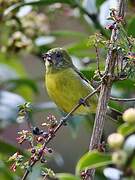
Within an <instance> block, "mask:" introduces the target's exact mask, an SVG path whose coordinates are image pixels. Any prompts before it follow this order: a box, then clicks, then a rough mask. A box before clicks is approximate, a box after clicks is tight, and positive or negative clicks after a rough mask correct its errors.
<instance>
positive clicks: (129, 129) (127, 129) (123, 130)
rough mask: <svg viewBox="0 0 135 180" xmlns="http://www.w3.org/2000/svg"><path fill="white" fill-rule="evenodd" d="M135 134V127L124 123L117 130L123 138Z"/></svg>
mask: <svg viewBox="0 0 135 180" xmlns="http://www.w3.org/2000/svg"><path fill="white" fill-rule="evenodd" d="M133 132H135V126H134V125H133V124H128V123H124V124H122V125H121V126H119V128H118V133H120V134H122V135H123V136H128V135H129V134H132V133H133Z"/></svg>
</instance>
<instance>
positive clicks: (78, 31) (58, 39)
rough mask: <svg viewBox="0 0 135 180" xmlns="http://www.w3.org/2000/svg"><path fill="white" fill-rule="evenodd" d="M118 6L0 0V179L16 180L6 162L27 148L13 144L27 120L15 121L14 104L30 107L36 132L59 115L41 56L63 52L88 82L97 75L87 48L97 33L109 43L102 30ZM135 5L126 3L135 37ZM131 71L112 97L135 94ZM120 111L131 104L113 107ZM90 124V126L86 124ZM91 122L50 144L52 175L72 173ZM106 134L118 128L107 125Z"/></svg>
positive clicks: (91, 1)
mask: <svg viewBox="0 0 135 180" xmlns="http://www.w3.org/2000/svg"><path fill="white" fill-rule="evenodd" d="M115 7H117V0H113V1H112V0H37V1H34V0H33V1H30V0H24V1H19V0H10V1H5V0H0V179H3V180H8V179H18V178H19V177H20V176H21V175H22V171H21V170H19V171H17V173H13V172H11V171H10V170H9V163H8V162H7V160H8V158H9V156H10V155H12V154H13V153H14V152H16V151H17V149H18V148H19V149H20V148H21V149H25V148H26V147H27V145H26V146H25V145H24V146H22V147H20V146H18V144H17V142H16V137H17V132H18V131H20V130H22V129H27V128H28V124H27V122H26V121H19V120H18V119H17V114H18V105H20V104H23V103H24V102H31V103H32V107H33V111H32V114H31V117H30V120H31V123H32V124H33V125H34V126H38V127H40V126H41V124H42V123H43V122H45V121H46V117H47V115H48V114H54V115H55V116H56V117H57V119H58V120H59V118H60V117H62V115H63V114H62V112H61V111H60V110H59V109H58V108H57V107H56V106H55V104H53V102H51V100H50V98H49V97H48V95H47V92H46V90H45V87H44V74H45V66H44V62H43V60H42V57H41V55H42V53H44V52H46V51H47V50H49V49H50V48H53V47H64V48H65V49H67V51H68V52H69V53H70V55H71V56H72V59H73V63H74V64H75V65H76V67H77V68H78V69H79V70H81V71H82V72H83V73H84V75H85V76H86V77H87V78H88V79H89V80H91V81H92V77H93V76H94V71H95V70H96V53H95V49H94V48H91V47H89V46H88V38H89V36H90V35H92V34H94V33H96V32H100V33H102V34H103V36H104V38H106V39H107V38H108V37H109V35H110V31H109V30H106V29H105V27H107V26H108V25H109V24H111V23H112V22H111V21H110V20H107V18H108V17H109V9H110V8H115ZM134 13H135V1H134V0H130V1H129V4H128V9H127V19H126V22H125V29H126V30H127V32H128V35H130V36H132V37H135V16H134ZM106 51H107V50H106V49H105V48H100V68H101V70H103V68H104V61H105V57H106ZM134 74H135V73H134V72H133V73H132V76H131V77H130V79H128V80H125V81H123V82H120V83H115V84H114V86H113V88H112V95H113V96H115V97H133V96H134V95H135V86H134V84H135V78H134V77H135V76H134ZM110 104H111V106H112V107H114V108H116V109H118V110H120V111H123V110H124V109H126V108H127V107H129V106H133V103H131V102H130V103H126V104H122V103H114V102H110ZM90 119H91V122H90ZM92 123H93V116H91V117H73V118H71V120H70V123H69V126H66V127H63V128H62V129H61V130H60V131H59V132H58V134H57V136H56V137H55V139H54V140H53V141H52V142H51V143H50V145H49V146H50V147H52V148H53V149H54V153H53V155H52V156H51V157H50V158H49V161H48V167H50V168H52V169H53V170H54V172H72V173H74V169H75V164H76V162H77V161H78V160H79V158H80V157H81V156H82V155H83V154H84V152H86V151H87V150H88V145H89V139H90V133H91V125H92ZM105 126H106V127H107V130H106V131H105V134H110V133H111V132H113V131H114V130H115V128H116V126H117V125H115V124H114V123H113V122H110V121H109V120H107V122H106V125H105Z"/></svg>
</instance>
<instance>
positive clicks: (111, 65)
mask: <svg viewBox="0 0 135 180" xmlns="http://www.w3.org/2000/svg"><path fill="white" fill-rule="evenodd" d="M124 10H125V0H120V3H119V9H118V16H119V17H123V18H124ZM118 34H119V29H118V22H116V24H115V26H114V29H113V30H112V34H111V38H110V45H109V47H108V54H107V58H106V64H105V76H104V78H103V81H102V83H101V90H100V95H99V100H98V106H97V111H96V117H95V121H94V127H93V132H92V137H91V140H90V145H89V151H92V150H94V149H98V147H99V144H100V141H101V137H102V133H103V128H104V123H105V117H106V113H107V104H108V101H109V98H110V91H111V87H112V83H113V79H114V69H115V64H116V59H117V57H118V53H117V49H116V47H117V40H118ZM94 174H95V170H94V169H92V170H89V177H88V178H87V180H92V179H94Z"/></svg>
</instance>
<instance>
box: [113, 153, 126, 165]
mask: <svg viewBox="0 0 135 180" xmlns="http://www.w3.org/2000/svg"><path fill="white" fill-rule="evenodd" d="M126 161H127V154H126V152H124V151H116V152H114V153H113V154H112V162H113V163H114V164H115V165H116V166H118V167H122V166H123V165H124V164H125V163H126Z"/></svg>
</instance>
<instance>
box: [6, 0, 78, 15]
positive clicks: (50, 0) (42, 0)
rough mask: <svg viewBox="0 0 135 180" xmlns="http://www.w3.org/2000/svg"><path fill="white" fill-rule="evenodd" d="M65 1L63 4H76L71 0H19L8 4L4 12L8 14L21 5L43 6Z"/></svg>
mask: <svg viewBox="0 0 135 180" xmlns="http://www.w3.org/2000/svg"><path fill="white" fill-rule="evenodd" d="M58 2H59V3H65V4H69V5H72V6H75V5H76V2H75V1H73V0H37V1H30V2H20V3H16V4H14V5H12V6H10V7H9V8H7V9H6V10H5V12H4V14H5V15H7V14H9V13H10V12H11V11H13V10H15V9H17V8H20V7H22V6H26V5H32V6H33V5H36V6H43V5H50V4H54V3H58Z"/></svg>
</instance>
